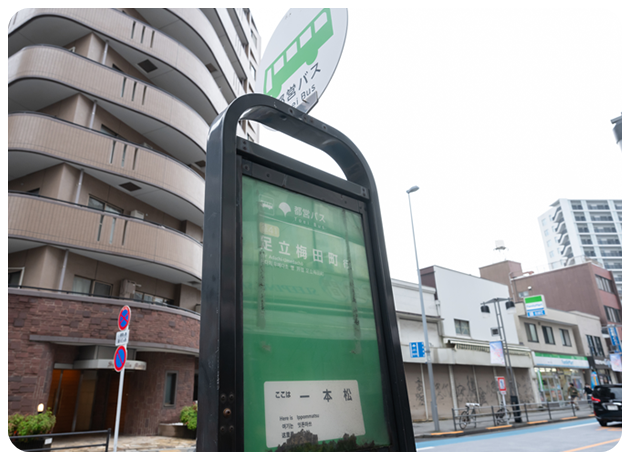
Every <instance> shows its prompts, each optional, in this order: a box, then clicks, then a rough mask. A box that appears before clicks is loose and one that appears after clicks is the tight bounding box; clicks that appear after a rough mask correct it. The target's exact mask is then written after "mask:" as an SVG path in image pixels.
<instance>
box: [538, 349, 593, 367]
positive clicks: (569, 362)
mask: <svg viewBox="0 0 630 460" xmlns="http://www.w3.org/2000/svg"><path fill="white" fill-rule="evenodd" d="M532 354H533V358H534V366H541V367H567V368H576V369H588V368H589V367H590V366H589V362H588V358H587V357H586V356H572V355H557V354H552V353H540V352H538V351H533V352H532Z"/></svg>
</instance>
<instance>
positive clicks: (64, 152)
mask: <svg viewBox="0 0 630 460" xmlns="http://www.w3.org/2000/svg"><path fill="white" fill-rule="evenodd" d="M8 134H9V135H8V150H9V160H8V165H9V168H8V170H9V180H13V179H17V178H19V177H24V176H26V175H27V174H31V173H34V172H36V171H40V170H42V169H47V168H50V167H52V166H54V165H56V164H59V163H62V162H66V163H70V164H72V165H73V166H75V167H77V168H82V169H85V170H86V171H87V172H88V174H90V175H91V176H93V177H96V178H97V179H99V180H101V181H103V182H105V183H106V184H108V185H110V186H112V187H114V188H116V189H119V190H121V191H122V192H123V193H126V194H129V195H131V196H133V197H135V198H137V199H139V200H141V201H144V202H145V203H147V204H149V205H151V206H153V207H155V208H157V209H160V210H161V211H164V212H166V213H167V214H169V215H171V216H173V217H175V218H176V219H179V220H188V221H191V222H193V223H195V224H196V225H199V226H200V227H201V226H203V202H204V190H205V185H204V180H203V179H202V178H201V177H199V175H198V174H197V173H195V172H194V171H193V170H192V169H190V168H189V167H188V166H185V165H183V164H182V163H180V162H178V161H177V160H174V159H173V158H171V157H168V156H166V155H164V154H161V153H158V152H156V151H154V150H149V149H146V148H144V147H142V146H139V145H136V144H132V143H130V142H124V141H122V140H120V139H115V138H112V137H110V136H107V135H104V134H102V133H100V132H97V131H93V130H90V129H87V128H84V127H82V126H79V125H75V124H73V123H70V122H67V121H63V120H60V119H58V118H54V117H51V116H48V115H43V114H38V113H14V114H11V115H9V130H8ZM129 183H131V184H132V185H131V186H129ZM123 185H124V186H125V187H122V186H123ZM136 187H138V188H136Z"/></svg>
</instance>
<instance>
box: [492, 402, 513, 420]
mask: <svg viewBox="0 0 630 460" xmlns="http://www.w3.org/2000/svg"><path fill="white" fill-rule="evenodd" d="M511 418H512V412H510V410H509V409H508V408H507V406H506V405H505V402H503V404H501V407H499V409H498V410H497V411H496V412H495V413H494V419H495V421H496V424H497V425H507V424H508V423H510V419H511Z"/></svg>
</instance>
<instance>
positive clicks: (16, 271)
mask: <svg viewBox="0 0 630 460" xmlns="http://www.w3.org/2000/svg"><path fill="white" fill-rule="evenodd" d="M23 271H24V269H23V268H9V286H20V285H21V284H22V283H21V282H20V281H21V280H22V272H23Z"/></svg>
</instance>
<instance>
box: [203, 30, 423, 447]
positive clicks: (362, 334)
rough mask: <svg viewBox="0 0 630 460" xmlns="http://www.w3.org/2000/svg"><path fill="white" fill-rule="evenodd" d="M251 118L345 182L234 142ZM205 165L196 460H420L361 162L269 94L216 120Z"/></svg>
mask: <svg viewBox="0 0 630 460" xmlns="http://www.w3.org/2000/svg"><path fill="white" fill-rule="evenodd" d="M322 27H323V26H322ZM241 119H248V120H252V121H256V122H258V123H263V124H265V125H266V126H268V127H270V128H272V129H275V130H277V131H280V132H282V133H285V134H287V135H291V136H292V137H294V138H295V139H298V140H300V141H302V142H305V143H307V144H310V145H312V146H314V147H316V148H318V149H320V150H322V151H323V152H325V153H327V154H328V155H329V156H330V157H331V158H332V159H333V160H335V161H336V162H337V164H339V166H340V167H341V169H342V171H343V172H344V174H345V175H346V179H345V180H344V179H341V178H338V177H336V176H332V175H330V174H327V173H325V172H323V171H320V170H318V169H316V168H313V167H311V166H308V165H305V164H303V163H299V162H297V161H295V160H293V159H291V158H289V157H287V156H285V155H282V154H281V153H279V152H274V151H272V150H269V149H267V148H264V147H262V146H260V145H258V144H255V143H254V142H250V141H247V140H245V139H240V138H237V136H236V129H237V127H238V124H239V122H240V120H241ZM207 152H208V156H207V163H206V194H205V211H204V245H203V272H202V280H203V284H202V290H201V319H200V323H201V324H200V339H199V383H198V395H199V417H198V425H197V451H199V452H204V451H248V452H260V451H262V452H265V451H269V450H272V451H273V450H281V451H291V450H293V449H300V448H302V447H303V444H306V443H309V444H315V445H317V444H319V443H322V442H326V443H327V444H328V443H332V444H333V446H334V448H336V449H338V450H342V449H347V448H349V449H350V450H356V451H358V450H365V449H368V450H370V449H373V450H384V451H413V452H415V441H414V436H413V425H412V423H411V412H410V407H409V399H408V395H407V387H406V379H405V374H404V367H403V361H402V352H401V345H400V337H399V334H398V326H397V322H396V311H395V309H394V304H393V294H392V287H391V277H390V276H389V268H388V265H387V256H386V252H385V243H384V233H383V227H382V221H381V214H380V208H379V204H378V196H377V192H376V185H375V182H374V177H373V176H372V173H371V171H370V169H369V167H368V165H367V162H366V161H365V158H364V157H363V155H362V154H361V153H360V151H359V150H358V149H357V148H356V146H355V145H354V144H353V143H352V142H351V141H350V140H349V139H348V138H347V137H346V136H344V135H343V134H342V133H340V132H339V131H337V130H335V129H334V128H332V127H330V126H327V125H326V124H324V123H322V122H320V121H318V120H316V119H314V118H312V117H311V116H309V115H308V114H304V113H302V112H300V111H299V110H296V109H295V108H293V107H291V106H290V105H287V104H283V103H282V102H280V101H279V100H277V99H274V98H272V97H269V96H266V95H263V94H247V95H245V96H241V97H239V98H238V99H236V100H235V101H233V102H232V103H231V104H230V106H229V107H228V108H227V109H226V110H225V111H224V112H223V113H222V114H220V115H219V116H218V117H217V119H216V120H215V121H214V122H213V124H212V126H211V128H210V135H209V140H208V147H207ZM345 438H351V439H345ZM347 443H350V444H351V446H348V445H347Z"/></svg>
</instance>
